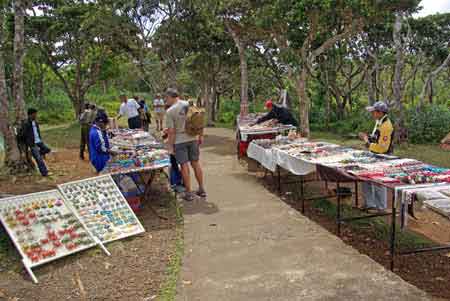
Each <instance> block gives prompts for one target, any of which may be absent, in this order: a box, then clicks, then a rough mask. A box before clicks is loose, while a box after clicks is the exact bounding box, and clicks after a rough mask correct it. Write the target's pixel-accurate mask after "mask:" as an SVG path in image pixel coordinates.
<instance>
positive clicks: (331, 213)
mask: <svg viewBox="0 0 450 301" xmlns="http://www.w3.org/2000/svg"><path fill="white" fill-rule="evenodd" d="M312 207H313V208H315V209H317V210H320V211H321V212H322V213H323V214H324V215H325V216H327V217H328V218H331V219H335V218H336V214H337V205H336V204H334V203H333V202H330V201H329V200H326V199H322V200H317V201H314V202H313V203H312ZM341 213H342V215H343V216H345V217H355V216H360V215H361V214H364V213H362V212H361V211H357V210H352V209H351V207H350V206H348V205H343V206H342V212H341ZM346 224H348V225H349V226H350V227H351V228H352V229H354V230H356V231H358V230H362V229H363V228H366V229H371V230H372V232H373V233H374V236H375V238H376V239H377V240H381V241H385V242H389V241H390V235H391V225H390V224H388V223H386V222H385V220H384V218H383V217H376V218H370V219H364V220H355V221H350V222H346ZM396 238H397V239H396V243H397V247H399V248H401V249H403V248H404V249H413V248H419V247H430V246H432V245H434V243H433V242H432V241H431V240H429V239H427V238H426V237H424V236H423V235H420V234H417V233H415V232H412V231H410V230H407V229H405V230H402V231H400V230H399V225H398V224H397V229H396Z"/></svg>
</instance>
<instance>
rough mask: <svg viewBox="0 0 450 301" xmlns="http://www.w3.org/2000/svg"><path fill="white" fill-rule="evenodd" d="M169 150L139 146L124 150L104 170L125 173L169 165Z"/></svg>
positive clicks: (107, 172)
mask: <svg viewBox="0 0 450 301" xmlns="http://www.w3.org/2000/svg"><path fill="white" fill-rule="evenodd" d="M169 164H170V158H169V153H168V152H167V150H164V149H152V148H149V147H139V148H137V149H136V150H135V151H131V150H128V151H122V152H119V153H118V154H117V155H116V156H113V157H112V158H111V160H110V161H108V163H107V164H106V167H105V169H104V170H103V171H102V173H104V174H124V173H130V172H137V171H140V170H147V169H161V168H164V167H167V166H169Z"/></svg>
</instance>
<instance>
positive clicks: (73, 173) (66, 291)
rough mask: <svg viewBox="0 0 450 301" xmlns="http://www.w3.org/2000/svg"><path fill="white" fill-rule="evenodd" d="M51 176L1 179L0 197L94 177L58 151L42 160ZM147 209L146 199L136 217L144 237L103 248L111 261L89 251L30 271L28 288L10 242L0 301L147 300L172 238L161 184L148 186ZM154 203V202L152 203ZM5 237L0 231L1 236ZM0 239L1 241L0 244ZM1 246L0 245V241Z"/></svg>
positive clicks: (159, 280)
mask: <svg viewBox="0 0 450 301" xmlns="http://www.w3.org/2000/svg"><path fill="white" fill-rule="evenodd" d="M47 163H48V165H49V169H50V171H51V172H52V173H53V176H52V177H50V178H42V177H41V176H40V175H37V174H36V175H32V176H24V177H3V178H2V179H1V180H0V192H1V193H9V194H24V193H31V192H37V191H43V190H47V189H53V188H55V187H56V185H57V184H58V183H63V182H67V181H72V180H77V179H81V178H87V177H92V176H95V173H94V171H93V170H92V168H91V167H90V165H89V163H88V162H87V161H79V160H78V154H77V151H76V150H74V149H64V150H60V151H58V152H56V153H54V154H53V155H52V156H50V157H49V158H48V159H47ZM152 192H153V193H152V199H153V200H152V205H153V207H154V208H155V209H156V210H157V212H158V214H160V215H163V216H165V217H167V218H168V219H167V220H163V219H159V218H158V217H156V216H155V214H154V213H153V212H152V210H151V208H150V206H149V205H150V204H149V203H148V202H149V201H150V200H146V202H145V203H144V207H143V209H142V211H141V212H140V213H138V218H139V220H140V221H141V223H142V224H143V226H144V227H145V229H146V232H145V233H143V234H142V235H139V236H134V237H131V238H128V239H125V240H121V241H117V242H113V243H111V244H108V245H107V248H108V250H109V251H110V252H111V256H109V257H108V256H106V254H104V253H103V252H102V251H101V250H100V249H96V248H94V249H90V250H87V251H84V252H81V253H77V254H75V255H72V256H69V257H65V258H62V259H59V260H56V261H54V262H52V263H49V264H46V265H44V266H42V267H39V268H36V269H34V272H35V274H36V276H37V278H38V280H39V284H33V282H32V281H31V280H30V278H29V277H28V275H27V273H26V272H25V270H24V268H23V266H22V264H21V262H20V258H19V255H18V253H17V252H16V251H15V249H14V246H13V245H12V243H11V242H10V241H8V240H7V241H6V242H4V245H6V248H7V249H8V250H6V252H3V254H2V252H0V300H153V299H154V298H156V296H157V295H158V292H159V290H160V289H161V286H162V285H163V283H164V281H165V279H166V273H167V272H166V268H167V265H168V263H169V260H170V258H171V256H173V254H174V252H175V245H176V242H177V239H179V236H178V230H177V216H176V208H175V206H173V204H172V205H171V203H170V199H171V197H170V195H169V193H168V190H167V185H166V184H165V182H164V180H162V179H161V181H158V182H157V183H156V184H154V187H153V191H152ZM155 200H157V201H156V202H155ZM4 235H6V234H5V233H4V230H3V229H0V238H1V236H4ZM2 239H3V238H2ZM0 240H1V239H0ZM0 242H1V241H0ZM0 246H1V244H0Z"/></svg>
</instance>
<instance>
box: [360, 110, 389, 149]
mask: <svg viewBox="0 0 450 301" xmlns="http://www.w3.org/2000/svg"><path fill="white" fill-rule="evenodd" d="M366 109H367V111H369V112H370V113H371V114H372V118H373V119H374V120H375V121H376V122H375V127H374V129H373V131H372V133H371V134H370V135H367V134H365V133H360V134H359V137H360V138H361V139H362V140H363V141H364V142H366V145H367V147H368V148H369V150H370V151H371V152H373V153H376V154H390V153H392V150H393V148H392V140H393V139H392V138H393V134H394V127H393V126H392V122H391V120H389V117H388V113H389V107H388V106H387V104H386V103H385V102H383V101H378V102H376V103H375V104H374V105H373V106H369V107H367V108H366Z"/></svg>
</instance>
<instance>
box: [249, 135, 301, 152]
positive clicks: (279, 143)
mask: <svg viewBox="0 0 450 301" xmlns="http://www.w3.org/2000/svg"><path fill="white" fill-rule="evenodd" d="M304 141H306V139H303V138H300V139H294V140H292V139H290V138H289V137H286V136H281V135H280V136H277V137H276V139H257V140H253V141H252V143H255V144H256V145H259V146H261V147H262V148H264V149H271V148H282V147H284V146H289V145H294V144H295V143H302V142H304Z"/></svg>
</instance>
